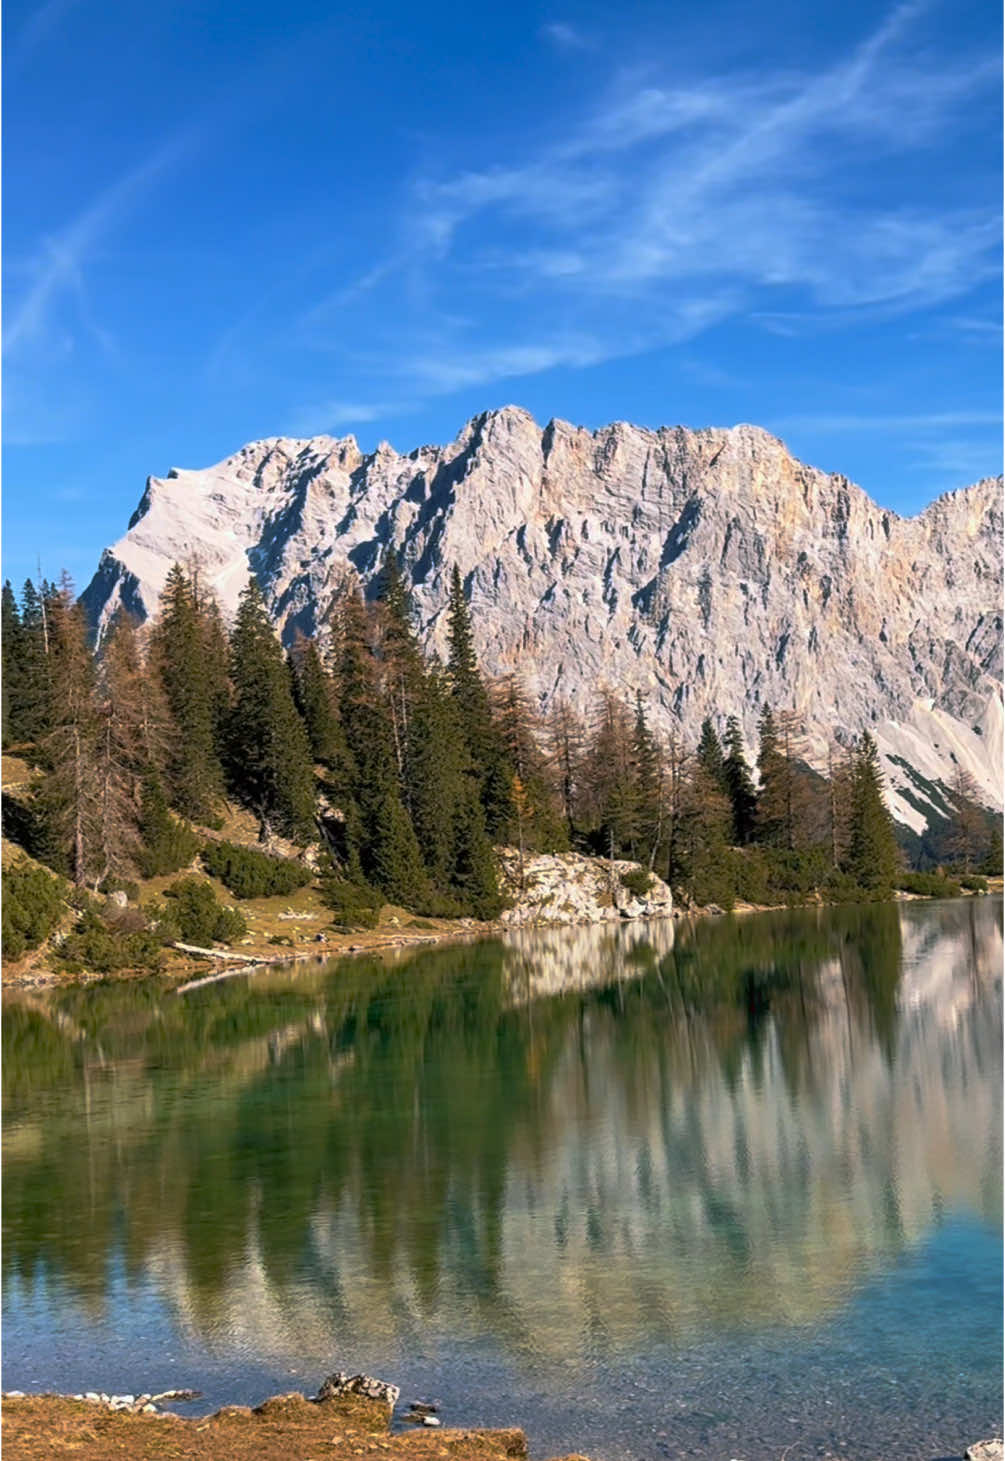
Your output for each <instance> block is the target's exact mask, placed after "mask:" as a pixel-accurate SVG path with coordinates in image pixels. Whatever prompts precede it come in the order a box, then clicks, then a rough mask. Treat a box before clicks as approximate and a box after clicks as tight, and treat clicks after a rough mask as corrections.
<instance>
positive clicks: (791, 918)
mask: <svg viewBox="0 0 1005 1461" xmlns="http://www.w3.org/2000/svg"><path fill="white" fill-rule="evenodd" d="M1001 929H1002V922H1001V904H1000V902H992V901H991V900H980V901H977V900H970V901H966V902H956V903H947V904H942V905H937V906H931V907H920V906H908V907H907V908H906V909H903V910H898V909H895V908H892V907H875V908H854V909H838V910H822V911H820V912H810V913H807V912H799V913H793V914H784V915H777V916H771V917H760V918H756V919H750V920H746V921H744V920H735V921H734V920H721V921H719V922H715V923H706V924H703V925H700V926H699V927H697V928H694V929H686V928H678V929H677V930H676V940H675V938H674V928H673V925H672V924H670V923H666V922H664V923H658V924H653V925H648V926H641V925H632V926H624V927H617V928H614V929H609V928H597V929H570V930H561V931H557V932H554V933H548V932H544V933H533V932H529V931H521V932H514V933H512V934H510V935H508V936H507V937H506V938H505V939H503V940H500V941H492V942H488V943H484V944H478V945H469V946H461V947H456V948H451V949H444V950H428V951H425V952H423V953H419V954H412V955H409V956H400V957H398V958H396V959H394V960H388V961H382V960H378V959H357V960H344V961H342V962H340V963H337V964H335V965H329V966H326V967H319V968H317V969H303V968H301V969H299V970H297V971H295V972H271V973H263V974H261V975H258V976H256V977H255V978H254V979H252V980H233V981H227V982H224V983H220V984H216V985H210V986H206V987H204V988H203V989H200V990H197V991H194V992H192V993H191V994H189V995H186V996H183V997H178V996H176V995H174V994H172V993H170V992H168V991H166V990H164V989H163V988H161V987H158V986H156V985H153V984H144V985H110V986H108V987H104V988H93V987H92V988H90V989H87V990H79V989H78V990H65V991H60V992H56V993H54V994H52V995H51V996H49V997H47V998H45V999H42V998H38V999H31V998H26V999H25V998H22V999H18V1000H17V1001H12V1002H10V1003H9V1004H8V1006H7V1008H6V1010H5V1019H4V1028H3V1054H4V1060H3V1080H4V1100H5V1111H6V1117H5V1124H4V1161H5V1177H6V1181H5V1183H4V1194H3V1196H4V1245H3V1263H4V1271H5V1275H6V1277H7V1278H8V1280H10V1278H11V1277H12V1276H14V1275H16V1277H17V1279H18V1283H17V1284H16V1285H15V1290H20V1291H21V1292H25V1291H27V1292H30V1291H31V1290H32V1288H33V1286H35V1285H37V1284H41V1283H42V1281H43V1277H44V1278H45V1279H46V1280H48V1279H49V1278H51V1277H52V1276H56V1277H58V1278H59V1280H60V1281H61V1282H62V1283H64V1284H65V1285H67V1286H69V1288H70V1289H71V1291H72V1292H73V1293H74V1295H75V1296H76V1297H77V1298H78V1299H79V1300H80V1301H81V1302H82V1303H83V1304H85V1305H87V1306H90V1308H91V1310H92V1312H94V1313H95V1314H97V1313H98V1312H100V1311H101V1310H102V1307H103V1305H104V1304H105V1303H106V1301H107V1296H108V1283H109V1279H108V1275H109V1272H110V1265H111V1261H112V1259H113V1258H114V1259H116V1260H118V1261H120V1262H121V1263H122V1264H123V1265H124V1266H125V1270H126V1272H127V1274H128V1275H130V1276H131V1277H134V1278H136V1277H140V1276H144V1277H147V1278H151V1277H152V1278H153V1279H154V1281H155V1282H156V1284H157V1286H158V1288H159V1290H160V1292H161V1293H162V1294H163V1295H164V1296H165V1298H166V1299H167V1300H168V1301H169V1302H170V1304H171V1305H172V1307H173V1311H174V1313H175V1315H176V1318H177V1322H178V1323H179V1325H181V1326H182V1327H183V1328H184V1329H186V1330H187V1331H189V1332H191V1333H194V1334H197V1335H198V1336H199V1337H200V1338H201V1339H202V1340H204V1341H206V1342H208V1343H210V1344H212V1345H214V1346H219V1347H220V1348H221V1349H223V1350H238V1349H240V1348H242V1347H243V1346H245V1345H247V1346H248V1347H253V1348H254V1349H255V1351H256V1352H258V1353H259V1354H261V1353H263V1352H267V1353H273V1354H275V1355H280V1356H291V1357H293V1356H295V1357H297V1358H298V1359H299V1360H301V1361H304V1362H308V1363H309V1362H311V1361H313V1360H314V1359H315V1357H317V1361H318V1363H322V1362H327V1361H329V1360H330V1359H331V1356H332V1350H333V1344H334V1348H335V1350H336V1357H343V1356H344V1357H345V1358H346V1359H347V1361H348V1362H349V1363H352V1362H353V1359H354V1356H357V1355H359V1354H361V1353H366V1354H374V1353H379V1352H380V1351H381V1350H382V1349H386V1348H387V1347H388V1346H402V1345H412V1344H414V1343H415V1342H416V1340H417V1337H418V1336H420V1335H421V1336H424V1337H425V1340H426V1342H430V1336H433V1338H434V1339H436V1337H439V1339H440V1340H441V1341H442V1342H443V1343H444V1344H454V1345H458V1344H464V1343H466V1342H467V1341H469V1340H474V1339H475V1338H476V1337H479V1336H485V1335H488V1336H491V1338H492V1340H493V1342H494V1343H496V1344H499V1345H501V1346H503V1347H504V1348H505V1349H507V1350H508V1351H509V1352H510V1353H511V1354H513V1355H515V1356H520V1355H527V1356H531V1355H532V1356H533V1357H534V1359H535V1361H536V1362H541V1361H542V1360H544V1361H547V1360H549V1359H554V1360H567V1359H570V1358H574V1357H575V1356H576V1355H579V1356H581V1357H585V1358H595V1357H596V1356H598V1355H604V1354H611V1355H616V1354H618V1353H623V1352H628V1351H631V1350H638V1349H640V1348H642V1347H644V1346H646V1345H648V1344H651V1343H652V1342H654V1341H657V1340H662V1339H672V1340H680V1339H686V1338H687V1337H688V1336H693V1335H697V1334H702V1333H708V1332H710V1331H721V1332H730V1331H734V1330H736V1329H738V1328H747V1327H749V1326H753V1325H762V1326H763V1325H765V1324H768V1325H774V1324H779V1323H781V1324H785V1325H792V1324H804V1323H809V1322H812V1321H815V1320H817V1319H819V1318H820V1317H822V1316H825V1315H826V1314H827V1313H829V1312H831V1311H833V1309H834V1308H835V1306H837V1305H840V1304H841V1303H842V1302H843V1301H844V1300H845V1299H846V1297H847V1296H848V1295H849V1293H850V1292H851V1291H852V1290H853V1288H854V1286H855V1285H856V1284H857V1283H859V1282H860V1281H861V1279H862V1278H863V1277H864V1276H866V1275H867V1274H869V1273H870V1272H873V1271H875V1270H876V1268H877V1267H878V1266H880V1265H883V1264H884V1263H886V1262H888V1261H889V1260H890V1259H891V1258H892V1257H894V1256H895V1255H897V1254H898V1253H900V1252H902V1251H903V1250H904V1249H905V1248H906V1247H908V1246H910V1245H914V1244H916V1243H917V1242H918V1241H919V1240H920V1239H921V1238H922V1237H924V1236H925V1234H926V1233H928V1232H929V1231H930V1229H931V1228H932V1226H933V1224H935V1223H937V1222H938V1221H940V1220H941V1218H942V1216H943V1215H944V1214H946V1213H949V1212H954V1211H962V1212H968V1213H972V1214H976V1215H979V1216H981V1217H982V1218H983V1219H984V1220H985V1221H986V1222H988V1223H991V1224H998V1223H999V1222H1000V1212H1001V1039H1002V1030H1001V989H1000V970H1001V946H1002V933H1001ZM7 1291H8V1294H9V1293H10V1292H11V1285H10V1283H9V1282H8V1285H7ZM10 1321H11V1322H12V1323H16V1314H14V1313H12V1314H11V1315H10ZM86 1342H87V1341H86V1335H82V1336H81V1343H82V1344H86Z"/></svg>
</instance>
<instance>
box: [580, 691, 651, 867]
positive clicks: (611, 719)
mask: <svg viewBox="0 0 1005 1461" xmlns="http://www.w3.org/2000/svg"><path fill="white" fill-rule="evenodd" d="M632 741H633V722H632V717H631V716H630V715H629V713H628V711H627V710H626V708H625V706H624V705H623V704H622V703H621V701H620V700H618V699H617V697H616V696H614V695H612V694H611V693H610V691H604V692H602V694H601V695H600V698H599V701H598V704H597V714H596V721H595V725H594V730H593V735H592V736H591V739H590V742H589V744H588V747H587V752H586V758H585V764H584V768H583V779H584V782H585V785H586V788H587V805H588V807H589V815H590V821H591V823H592V825H593V841H594V844H595V845H596V847H597V849H598V851H599V852H600V853H601V855H602V856H605V857H608V858H610V859H611V860H612V861H613V859H614V858H616V857H626V856H627V857H634V856H635V851H636V846H637V842H638V831H639V797H638V782H637V779H636V776H635V766H634V760H633V754H632Z"/></svg>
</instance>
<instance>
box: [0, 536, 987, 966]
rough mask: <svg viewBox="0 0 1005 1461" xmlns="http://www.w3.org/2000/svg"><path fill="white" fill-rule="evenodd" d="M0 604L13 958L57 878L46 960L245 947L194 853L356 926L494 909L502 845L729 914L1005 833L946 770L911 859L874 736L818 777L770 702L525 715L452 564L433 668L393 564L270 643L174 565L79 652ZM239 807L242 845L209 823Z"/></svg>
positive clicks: (51, 599)
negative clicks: (388, 918) (440, 648)
mask: <svg viewBox="0 0 1005 1461" xmlns="http://www.w3.org/2000/svg"><path fill="white" fill-rule="evenodd" d="M2 607H3V624H2V648H3V743H4V748H5V752H7V753H10V754H12V755H14V756H16V757H17V758H19V760H20V761H21V762H23V764H24V765H25V766H26V767H28V768H29V770H30V775H29V776H28V777H27V778H26V781H25V785H24V786H23V787H15V788H14V789H12V791H11V792H10V793H9V794H8V795H7V797H6V798H5V808H4V834H5V838H6V839H7V842H8V844H13V845H14V846H15V848H18V849H21V850H22V851H23V852H24V853H27V854H28V857H27V858H24V857H22V858H20V860H19V858H18V857H17V856H14V857H13V858H11V857H7V856H5V873H4V881H5V898H4V947H5V951H6V952H8V953H9V954H10V955H12V956H13V957H18V956H19V955H20V954H21V953H23V952H24V951H25V950H26V949H29V948H32V947H34V946H36V945H37V944H38V943H39V942H41V941H42V940H43V939H44V938H46V937H47V936H48V934H49V933H50V932H51V931H52V929H53V928H54V927H55V925H56V923H57V922H58V907H59V906H60V900H59V898H57V897H56V896H55V894H54V893H53V888H54V887H55V886H59V887H60V888H62V889H63V890H64V893H65V896H66V897H68V898H69V899H70V901H71V902H72V903H73V906H74V907H75V908H76V910H77V912H78V915H79V916H78V919H77V923H76V926H75V928H74V930H73V932H72V933H71V935H70V937H69V938H68V939H67V940H65V941H64V944H63V950H64V957H65V958H66V959H67V960H73V959H76V961H77V963H78V964H79V965H80V967H86V966H88V965H89V964H90V965H91V966H92V967H93V966H96V967H98V968H101V967H102V964H101V960H102V959H104V960H105V967H114V966H115V960H116V959H118V960H119V961H120V962H121V961H122V960H129V961H132V962H133V963H137V964H141V965H142V964H144V963H149V964H150V966H151V967H154V966H156V962H157V958H158V949H159V947H160V946H162V945H163V943H164V942H165V941H169V940H170V939H177V938H185V937H188V938H190V939H192V941H193V942H198V938H199V937H201V938H202V939H203V940H206V939H211V938H216V939H221V938H222V939H233V938H236V937H238V936H239V935H240V934H241V932H243V928H244V925H243V921H242V918H241V915H240V913H239V912H238V911H234V910H231V909H228V908H224V907H222V906H220V905H217V904H216V903H215V901H214V899H213V896H212V889H211V888H210V887H209V885H208V884H206V885H204V886H203V891H201V892H200V891H199V889H200V886H201V885H200V882H199V879H198V871H199V869H200V868H201V870H202V871H203V872H206V873H209V874H211V875H212V876H213V877H216V878H219V879H220V880H221V881H222V882H223V883H224V885H225V886H226V888H227V889H228V891H229V892H231V893H232V894H233V895H234V896H235V897H236V898H238V899H241V898H249V897H256V896H258V897H262V896H270V895H273V894H280V893H289V892H290V891H291V890H293V889H295V888H297V887H299V886H302V885H303V884H305V883H307V882H316V883H317V885H318V887H319V888H320V890H321V892H322V895H323V897H324V900H325V902H326V904H327V905H328V907H329V908H330V909H331V910H332V913H333V915H334V918H335V920H336V922H337V923H339V924H342V925H344V926H346V927H359V926H367V925H372V924H373V923H374V922H375V921H376V917H377V913H378V910H379V909H380V908H381V907H382V906H383V905H384V904H393V905H396V906H399V907H401V908H404V909H407V910H410V911H411V912H412V913H414V914H417V915H420V916H421V915H426V916H435V917H441V918H458V917H470V918H475V919H480V920H488V919H492V918H494V917H495V916H497V915H498V914H499V913H500V911H501V910H502V908H503V906H504V900H503V896H502V894H501V891H500V887H499V877H498V869H497V862H496V857H495V854H494V848H495V847H496V846H502V845H508V846H512V847H515V848H517V849H519V852H520V854H521V858H522V857H523V856H525V855H529V854H531V853H534V852H554V851H567V850H576V851H582V852H588V853H592V854H594V855H596V856H600V857H604V858H610V859H628V860H631V861H633V862H636V863H638V864H639V865H640V867H641V869H642V872H643V875H645V874H648V873H656V874H658V875H659V876H660V877H661V878H663V879H664V880H665V881H667V882H668V883H669V884H670V885H671V887H672V888H673V890H674V894H675V897H676V898H677V899H678V901H679V902H680V903H682V904H683V905H684V906H708V905H710V904H711V905H717V906H719V907H720V908H722V909H729V908H731V907H732V906H733V905H734V904H735V903H736V901H737V900H743V901H746V902H749V903H755V904H766V905H767V904H771V905H777V904H793V903H800V902H806V901H811V900H812V901H819V900H826V901H834V902H840V901H862V900H867V901H877V900H882V899H885V898H888V897H890V896H891V893H892V891H893V889H894V888H895V887H897V886H900V887H906V888H908V889H910V890H912V891H916V892H937V891H943V892H944V891H947V890H949V891H951V890H952V889H953V887H956V890H957V891H958V890H959V888H958V884H951V883H949V882H948V880H947V878H946V876H945V869H952V870H953V872H954V874H955V875H957V876H958V877H959V878H961V879H962V881H963V884H964V885H970V884H972V885H973V886H974V887H976V886H977V885H978V884H979V882H980V875H981V874H984V873H989V872H990V873H998V872H1000V869H1001V837H1000V829H999V827H998V825H997V823H996V821H995V820H994V819H993V818H992V817H991V815H990V814H989V813H988V812H987V811H986V810H985V809H983V808H982V807H981V806H980V805H979V802H978V796H977V791H976V788H975V787H974V785H973V784H972V782H970V780H969V778H968V777H967V776H966V775H965V774H964V773H963V772H962V771H961V772H960V774H959V777H958V781H957V782H956V783H955V784H954V785H953V786H952V787H949V788H940V796H941V798H942V803H943V804H944V806H945V810H946V817H945V820H944V823H943V824H942V825H941V826H940V827H939V828H937V829H936V832H935V833H934V834H932V835H930V836H929V837H928V838H927V839H926V840H924V841H920V840H917V839H916V840H915V842H914V844H913V845H912V846H911V847H910V848H909V849H908V852H909V855H910V860H911V861H912V862H913V863H914V864H915V868H914V871H909V870H907V869H906V868H905V851H904V849H903V848H902V847H900V846H898V841H897V836H896V831H895V826H894V823H893V821H892V819H891V817H890V814H889V812H888V811H887V809H886V807H885V804H884V801H883V796H882V775H881V770H880V764H879V757H878V753H877V750H876V746H875V743H874V742H873V740H872V738H871V736H870V735H869V734H868V733H867V732H866V733H863V734H862V735H861V736H860V737H859V738H858V739H857V740H856V741H855V742H854V743H852V744H849V745H846V746H843V747H839V746H837V745H835V747H834V749H833V754H832V757H831V764H830V766H829V768H828V770H829V774H828V775H827V776H822V775H820V774H818V773H817V772H815V771H813V770H811V769H810V767H809V766H808V764H807V759H806V748H805V745H804V743H803V738H802V732H801V727H800V724H799V721H798V718H797V717H796V716H795V715H794V714H793V713H792V712H790V711H787V710H785V709H782V708H779V709H776V710H773V709H772V708H770V707H767V706H765V707H763V708H762V710H761V715H760V720H759V726H758V741H757V745H756V747H755V748H752V749H748V748H747V747H746V746H745V745H744V740H743V734H742V731H741V727H740V722H739V719H738V718H737V716H736V714H735V713H731V712H732V711H733V710H734V709H735V707H727V706H723V707H721V712H722V719H719V718H716V719H715V720H713V719H712V718H709V719H707V720H706V721H705V722H704V724H703V726H702V728H701V735H700V738H699V741H698V743H697V745H695V746H688V745H685V744H684V742H683V741H682V740H681V739H680V738H679V737H677V736H670V737H663V736H660V735H658V734H656V733H655V732H654V730H653V729H652V727H651V725H650V721H649V717H648V715H647V707H646V703H645V700H644V698H643V697H642V696H641V695H639V696H636V697H635V699H634V700H633V701H628V700H626V699H625V698H624V697H623V696H621V695H619V694H618V693H616V691H615V690H613V689H601V690H599V691H598V694H597V697H596V701H595V703H594V704H592V705H589V706H573V705H571V704H569V703H565V702H561V701H559V702H557V703H553V704H552V706H551V708H550V710H549V713H548V714H547V716H542V715H540V714H539V713H538V710H537V707H536V705H535V704H534V702H533V701H532V699H531V697H530V695H529V693H528V691H527V689H526V688H525V686H524V685H523V684H522V682H521V680H520V679H519V677H518V676H517V675H510V676H507V677H505V678H503V679H500V680H497V681H494V682H490V681H489V680H488V679H487V678H486V676H485V675H484V674H483V672H482V670H481V668H480V666H479V663H478V658H477V654H476V650H475V632H474V626H473V624H472V620H471V611H470V607H469V605H468V603H467V600H466V597H465V593H464V587H463V584H462V581H461V578H460V575H459V573H458V571H457V570H456V568H455V569H454V572H453V577H452V582H451V591H450V599H449V605H448V609H447V622H448V645H449V650H448V655H447V659H446V663H442V662H440V661H439V660H438V659H437V658H436V657H432V656H429V655H427V654H426V653H425V652H424V651H423V649H422V647H421V644H420V641H419V638H418V635H417V632H416V627H415V622H414V614H413V610H412V605H411V602H410V598H409V593H408V588H407V585H406V582H405V579H404V576H403V574H402V572H401V571H400V568H399V565H398V563H397V561H396V559H395V558H394V556H393V554H390V555H389V556H388V558H387V560H386V562H385V564H384V567H383V569H382V572H381V574H380V576H379V578H378V580H377V581H376V582H375V584H373V585H371V589H370V596H369V597H367V598H365V597H364V595H363V593H362V591H361V589H360V588H359V586H358V585H352V586H350V587H348V588H347V590H346V592H344V593H343V595H342V596H341V597H340V598H339V600H338V601H337V603H336V605H335V607H334V609H333V611H332V614H331V617H330V620H329V622H328V623H326V624H325V625H323V626H322V631H321V632H320V633H319V635H318V637H317V638H314V639H308V638H303V637H300V638H298V639H297V641H296V642H295V643H294V644H293V645H292V646H291V647H290V649H289V650H288V651H287V652H284V650H283V648H282V646H281V644H280V641H279V639H278V637H277V636H276V634H275V632H274V630H273V627H272V624H271V621H270V618H269V615H268V611H267V607H266V604H265V602H264V600H263V597H262V594H261V591H260V589H259V587H258V584H257V583H256V582H255V580H254V579H251V580H250V581H249V584H248V586H247V588H246V589H245V591H244V593H243V595H242V597H241V600H240V603H239V606H238V609H237V613H236V616H235V618H234V621H233V623H232V624H231V625H229V626H228V625H226V624H225V623H224V619H223V616H222V614H221V611H220V608H219V605H218V604H217V602H216V601H215V599H214V598H213V596H212V594H211V593H209V592H208V591H207V590H206V589H205V587H204V585H203V584H202V583H201V581H200V577H199V573H198V570H197V569H192V568H186V567H184V566H183V565H181V564H176V565H175V566H174V567H173V569H172V570H171V572H170V573H169V575H168V578H167V582H166V584H165V588H164V592H163V595H162V597H161V602H160V605H159V609H158V613H157V614H156V616H155V617H154V619H153V621H152V623H151V625H149V626H143V627H140V626H138V625H137V624H136V623H135V622H134V621H133V620H131V619H130V617H129V616H128V615H127V614H125V613H121V612H120V613H119V614H118V615H117V616H116V618H115V620H114V621H113V623H112V625H111V627H110V629H109V630H108V632H107V633H106V634H105V635H104V636H103V638H102V641H101V644H100V648H99V649H98V651H97V652H95V651H94V649H93V647H92V644H91V642H90V637H89V632H88V625H87V624H86V622H85V618H84V614H83V611H82V608H81V606H80V604H79V603H78V602H77V600H76V598H75V594H74V591H73V587H72V584H71V583H70V581H69V580H68V579H66V578H64V579H63V580H62V581H61V582H60V583H59V584H52V583H49V582H45V581H42V582H40V583H38V584H34V583H32V582H31V581H28V582H27V583H26V584H25V585H24V588H23V590H22V592H21V595H20V598H18V597H17V596H16V595H15V593H14V591H13V589H12V587H11V585H10V584H9V583H7V584H5V585H4V588H3V605H2ZM720 727H721V729H720ZM235 807H238V808H241V809H243V810H244V812H245V813H247V814H249V815H250V816H251V817H253V819H254V826H255V828H256V829H257V842H256V844H255V845H254V846H251V845H247V844H245V845H235V844H234V843H231V842H228V841H226V840H225V839H223V838H221V836H220V835H219V834H220V832H221V829H222V828H223V827H224V825H225V821H226V817H227V814H228V812H229V811H231V810H232V809H233V808H235ZM933 868H937V869H938V871H936V872H932V871H931V869H933ZM46 869H47V870H48V873H49V874H51V875H52V877H50V876H47V874H46V872H45V871H44V870H46ZM193 874H195V876H193ZM174 875H183V876H179V880H178V881H177V882H175V883H168V884H164V885H163V886H162V887H161V886H159V887H158V891H159V892H160V894H161V901H160V902H158V903H156V904H144V913H143V914H142V915H141V914H140V913H139V911H138V910H136V911H133V910H130V911H129V915H128V916H127V915H126V914H123V915H122V917H120V918H119V922H118V923H117V924H116V926H115V927H114V928H109V926H108V919H107V917H106V916H105V914H104V913H103V912H102V909H103V908H104V905H103V904H100V903H99V900H98V899H97V896H96V895H98V894H106V895H107V894H114V893H117V892H118V893H120V894H123V895H124V897H120V899H119V906H120V907H122V906H123V905H124V904H125V903H135V902H136V894H137V889H138V885H139V883H141V882H144V881H149V880H153V879H165V878H171V877H172V876H174ZM54 878H55V879H57V880H60V882H59V884H58V885H57V884H56V883H54V882H53V879H54ZM912 880H913V881H912ZM968 880H969V884H968ZM644 882H645V877H644V876H643V883H644ZM207 893H208V894H209V902H212V903H213V906H212V907H210V906H209V902H207ZM151 910H152V911H151ZM197 936H198V937H197ZM109 961H110V962H109Z"/></svg>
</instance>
